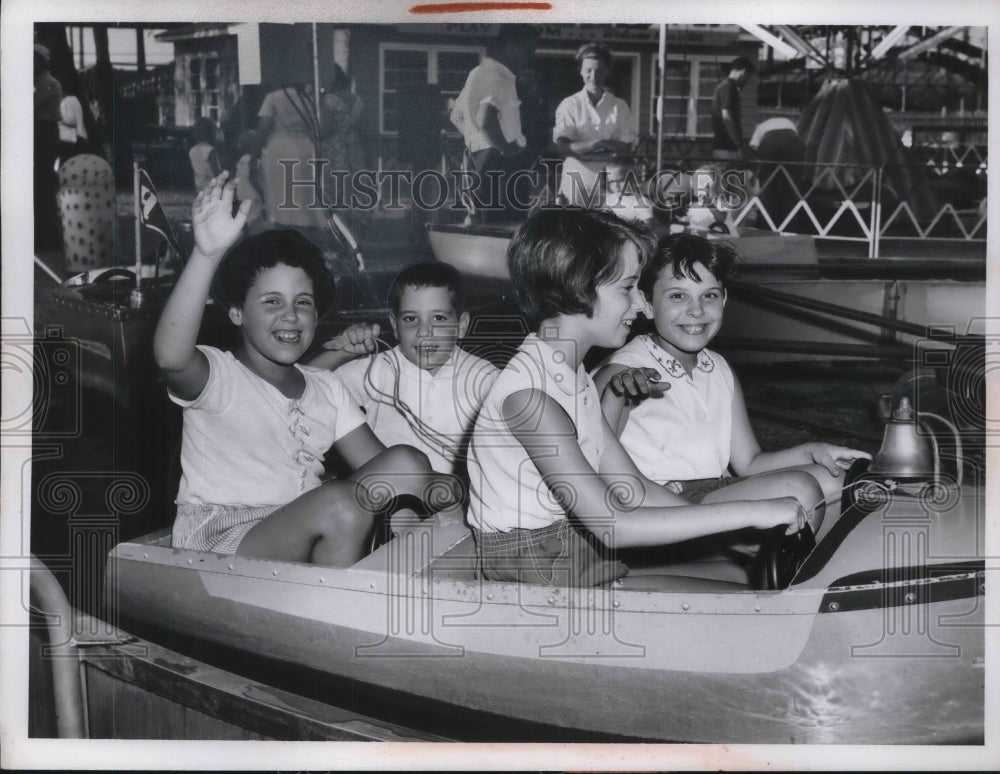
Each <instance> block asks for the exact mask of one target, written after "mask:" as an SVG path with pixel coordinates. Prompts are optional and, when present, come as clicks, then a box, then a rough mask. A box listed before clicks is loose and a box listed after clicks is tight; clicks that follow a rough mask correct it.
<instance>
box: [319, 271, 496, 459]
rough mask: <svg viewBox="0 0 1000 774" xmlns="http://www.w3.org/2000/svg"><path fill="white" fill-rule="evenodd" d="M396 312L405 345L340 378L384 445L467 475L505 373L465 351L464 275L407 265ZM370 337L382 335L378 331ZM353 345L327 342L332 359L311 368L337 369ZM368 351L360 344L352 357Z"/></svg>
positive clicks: (393, 296) (353, 366) (395, 288)
mask: <svg viewBox="0 0 1000 774" xmlns="http://www.w3.org/2000/svg"><path fill="white" fill-rule="evenodd" d="M389 305H390V307H391V309H392V313H391V315H390V318H389V319H390V323H391V324H392V330H393V333H394V335H395V337H396V340H397V341H398V342H399V343H398V344H397V345H396V346H395V347H393V348H392V349H390V350H388V351H385V352H379V353H375V354H370V355H367V356H366V357H362V358H360V359H357V360H354V361H352V362H349V363H347V364H346V365H342V366H340V367H339V368H337V375H338V376H339V377H340V378H341V381H343V383H344V385H345V386H346V387H347V391H348V393H349V394H350V395H351V397H352V398H354V401H355V402H356V403H357V404H358V405H359V406H361V408H362V410H363V411H364V412H365V417H366V421H367V422H368V425H369V426H370V427H371V428H372V430H373V431H374V432H375V435H376V436H378V437H379V438H380V439H382V441H383V442H388V443H396V441H395V440H392V441H390V440H389V439H399V442H405V443H407V444H410V445H413V446H415V447H416V448H418V449H420V450H422V451H423V452H424V453H425V454H426V455H427V458H428V460H430V463H431V467H432V468H433V469H434V470H436V471H439V472H442V473H459V474H461V473H462V472H463V471H464V468H465V456H466V450H467V447H468V444H469V438H470V436H471V433H472V428H473V425H474V424H475V422H476V417H477V415H478V414H479V408H480V406H482V403H483V398H484V397H485V396H486V393H487V392H488V391H489V389H490V387H491V386H492V385H493V381H494V379H495V378H496V375H497V373H498V369H497V368H496V367H495V366H494V365H493V364H491V363H490V362H489V361H487V360H484V359H482V358H480V357H477V356H475V355H473V354H471V353H469V352H467V351H465V350H464V349H462V347H460V346H458V341H459V339H461V338H463V337H464V336H465V334H466V333H467V332H468V328H469V313H468V312H467V311H465V310H464V308H463V307H464V303H463V291H462V277H461V274H460V273H459V272H458V270H457V269H455V268H454V267H453V266H449V265H448V264H446V263H437V262H431V263H419V264H414V265H413V266H408V267H407V268H406V269H404V270H403V271H401V272H400V273H399V275H398V276H397V277H396V279H395V280H394V282H393V284H392V287H391V289H390V290H389ZM368 335H370V336H372V337H375V336H377V335H378V329H377V327H375V326H372V328H371V332H370V333H369V334H368ZM338 338H340V337H338ZM355 338H357V336H355ZM349 343H350V342H349V341H345V340H340V341H338V339H332V340H331V341H328V342H326V343H325V344H324V345H323V346H324V348H326V349H327V350H328V352H327V353H324V354H322V355H319V356H318V357H317V358H315V359H314V360H313V361H312V363H311V365H323V364H326V365H327V367H331V366H333V367H335V364H334V360H335V358H336V357H337V354H336V350H342V349H344V348H345V347H347V348H350V347H349V346H348V345H349ZM362 346H363V344H362V343H360V342H355V343H354V346H353V351H358V349H360V348H361V347H362ZM367 348H368V349H369V350H370V349H373V346H369V347H367ZM403 439H405V441H404V440H403Z"/></svg>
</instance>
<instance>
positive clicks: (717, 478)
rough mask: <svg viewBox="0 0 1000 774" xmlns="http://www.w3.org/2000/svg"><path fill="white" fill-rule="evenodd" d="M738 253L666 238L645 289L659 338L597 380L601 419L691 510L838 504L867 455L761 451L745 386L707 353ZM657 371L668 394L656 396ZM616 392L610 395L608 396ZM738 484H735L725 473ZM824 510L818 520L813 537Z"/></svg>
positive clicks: (826, 448) (631, 350) (701, 241)
mask: <svg viewBox="0 0 1000 774" xmlns="http://www.w3.org/2000/svg"><path fill="white" fill-rule="evenodd" d="M735 262H736V253H735V250H734V249H733V248H732V247H731V246H730V245H729V244H727V243H726V242H725V241H714V240H713V241H710V240H708V239H705V238H704V237H701V236H698V235H695V234H680V235H676V236H673V237H666V238H664V239H662V240H661V241H660V243H659V244H658V245H657V248H656V251H655V252H654V254H653V258H652V260H651V261H650V262H649V263H648V264H647V265H646V267H645V268H644V269H643V271H642V276H641V277H640V279H639V290H640V291H642V294H643V296H644V301H645V303H646V305H647V310H651V311H646V314H647V315H649V314H650V313H651V314H652V320H653V323H654V331H653V332H652V333H650V334H643V335H639V336H636V337H635V338H633V339H632V340H631V341H630V342H629V343H628V344H626V345H625V346H624V347H622V348H621V349H619V350H618V351H617V352H615V353H613V354H612V355H610V356H609V357H608V358H607V359H606V361H605V364H603V365H602V366H600V367H599V368H598V369H597V370H596V372H595V375H594V381H595V382H596V384H597V388H598V389H599V390H604V393H603V395H604V412H605V416H606V418H607V420H608V423H609V424H610V426H611V427H612V428H613V429H614V430H615V432H616V433H617V435H618V436H619V437H620V438H621V442H622V445H623V446H624V447H625V449H626V450H627V451H628V453H629V454H630V455H631V457H632V459H633V460H635V463H636V465H637V466H638V468H639V470H641V471H642V473H643V475H645V476H646V477H647V478H650V479H652V480H653V481H655V482H656V483H657V484H660V485H662V486H664V487H666V488H667V489H669V490H670V491H671V492H675V493H676V494H678V495H680V496H681V497H683V498H684V499H686V500H688V501H690V502H693V503H698V502H705V501H706V500H707V498H709V497H711V499H712V501H713V502H721V501H728V500H761V499H765V498H769V497H771V496H773V494H774V493H776V492H777V493H782V494H789V495H793V496H795V497H797V498H798V500H799V502H801V503H803V504H804V505H806V507H809V508H812V506H813V505H814V504H816V503H817V502H819V501H820V499H821V498H820V496H819V494H818V492H817V491H816V485H817V483H818V484H819V485H820V486H821V487H822V499H823V500H824V501H829V502H830V503H831V504H834V505H835V504H836V503H838V502H839V497H840V489H841V485H842V478H841V477H840V474H841V470H842V469H846V468H847V467H849V466H850V464H851V462H852V461H853V460H855V459H858V458H859V457H863V458H870V455H869V454H867V453H865V452H861V451H857V450H855V449H847V448H844V447H840V446H833V445H832V444H828V443H805V444H801V445H800V446H795V447H792V448H790V449H784V450H781V451H774V452H764V451H761V448H760V445H759V444H758V443H757V438H756V437H755V436H754V432H753V428H752V427H751V425H750V419H749V417H748V416H747V410H746V404H745V403H744V400H743V393H742V391H741V390H740V385H739V382H738V381H737V380H736V377H735V376H734V375H733V372H732V370H731V369H730V367H729V364H728V363H727V362H726V360H725V358H723V357H722V356H721V355H719V354H718V353H717V352H712V351H711V350H709V349H707V347H708V345H709V343H710V342H711V341H712V339H713V338H715V335H716V334H717V333H718V332H719V328H720V327H721V326H722V315H723V309H724V308H725V304H726V280H727V279H728V278H729V276H730V274H731V273H732V272H733V270H734V268H735ZM650 370H654V371H655V372H656V373H657V374H658V376H659V378H660V379H662V380H666V382H667V383H669V384H670V389H669V391H667V392H662V391H661V390H650V385H649V383H648V380H647V379H646V374H648V372H649V371H650ZM607 387H610V388H611V389H605V388H607ZM729 469H732V471H733V472H734V473H735V474H736V475H737V476H739V477H740V478H729V477H728V476H729V473H728V470H729ZM823 512H824V508H823V505H822V504H821V505H820V506H819V507H816V508H815V509H813V510H812V513H811V516H810V526H811V527H812V529H813V531H814V532H816V531H817V530H818V529H819V526H820V524H821V523H822V520H823Z"/></svg>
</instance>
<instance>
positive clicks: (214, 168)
mask: <svg viewBox="0 0 1000 774" xmlns="http://www.w3.org/2000/svg"><path fill="white" fill-rule="evenodd" d="M192 134H193V135H194V145H192V146H191V150H189V151H188V158H189V159H190V160H191V172H192V173H194V189H195V190H196V191H201V190H203V189H204V188H205V186H207V185H208V184H209V183H211V182H212V179H213V178H215V177H216V176H217V175H218V174H219V173H220V172H222V161H221V160H220V159H219V152H218V150H217V149H216V145H217V143H218V142H219V127H218V126H216V125H215V121H213V120H212V119H211V118H206V117H204V116H202V117H201V118H199V119H198V120H197V121H195V122H194V128H193V129H192Z"/></svg>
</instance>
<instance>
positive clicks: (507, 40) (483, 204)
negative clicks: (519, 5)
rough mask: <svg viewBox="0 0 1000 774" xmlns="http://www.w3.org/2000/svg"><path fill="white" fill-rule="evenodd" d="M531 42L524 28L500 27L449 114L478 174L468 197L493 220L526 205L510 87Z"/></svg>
mask: <svg viewBox="0 0 1000 774" xmlns="http://www.w3.org/2000/svg"><path fill="white" fill-rule="evenodd" d="M536 40H537V33H536V32H535V30H534V28H532V27H531V26H530V25H526V24H510V25H504V26H502V27H501V29H500V34H499V35H498V36H497V37H496V38H495V39H494V40H492V41H490V42H489V43H488V44H487V47H486V51H487V55H486V56H485V57H483V60H482V62H480V63H479V65H477V66H476V67H475V68H473V69H472V71H471V72H470V73H469V76H468V78H466V81H465V86H464V87H463V88H462V91H461V93H460V94H459V95H458V97H457V98H456V99H455V104H454V107H453V108H452V111H451V116H450V118H451V122H452V123H453V124H454V125H455V126H456V127H458V129H459V131H460V132H461V133H462V136H463V137H464V138H465V145H466V147H467V148H468V150H469V154H470V156H471V158H472V164H473V167H474V169H475V171H476V172H477V173H478V174H479V181H478V186H477V188H476V189H475V190H474V192H473V193H474V195H475V198H476V200H477V201H476V208H477V210H479V209H484V210H485V212H484V215H486V214H487V213H489V214H491V215H493V214H495V215H496V216H497V219H506V218H507V217H510V216H512V215H516V213H517V211H518V210H519V209H521V208H526V207H527V206H528V204H529V202H528V196H529V193H530V185H529V182H530V181H529V180H528V179H527V175H516V173H517V172H519V171H524V170H527V169H528V168H529V167H530V159H529V157H528V154H527V153H526V150H525V149H526V146H527V141H526V139H525V136H524V132H523V129H522V126H521V108H520V105H521V101H520V99H519V98H518V94H517V85H516V81H517V73H518V72H519V71H521V70H522V69H523V68H524V67H525V66H526V64H527V63H528V60H529V57H530V56H531V54H532V53H533V52H534V48H535V42H536ZM519 205H520V207H519Z"/></svg>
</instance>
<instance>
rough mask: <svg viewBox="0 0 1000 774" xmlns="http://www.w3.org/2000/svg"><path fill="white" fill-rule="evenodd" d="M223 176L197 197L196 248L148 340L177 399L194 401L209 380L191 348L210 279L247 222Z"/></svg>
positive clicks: (205, 363)
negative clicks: (235, 209) (234, 206)
mask: <svg viewBox="0 0 1000 774" xmlns="http://www.w3.org/2000/svg"><path fill="white" fill-rule="evenodd" d="M228 175H229V173H228V172H223V173H222V174H221V175H219V176H218V177H216V178H214V179H213V180H212V182H210V183H209V184H208V185H207V186H205V188H204V189H203V190H202V191H201V192H199V194H198V196H197V197H196V198H195V200H194V205H193V207H192V210H191V223H192V226H193V229H194V239H195V246H194V250H192V251H191V257H190V258H189V259H188V262H187V265H186V266H185V267H184V271H183V272H181V276H180V277H179V278H178V280H177V284H176V285H175V286H174V290H173V292H172V293H171V294H170V298H169V299H167V304H166V306H165V307H164V308H163V313H162V314H161V315H160V321H159V322H158V323H157V325H156V332H155V333H154V335H153V356H154V357H155V358H156V364H157V365H158V366H159V368H160V372H161V373H162V374H163V378H164V381H165V382H166V383H167V387H168V388H169V389H170V391H171V392H173V393H174V394H175V395H177V396H178V397H180V398H183V399H185V400H193V399H194V398H196V397H198V395H200V394H201V391H202V389H204V387H205V383H206V381H207V380H208V361H207V359H206V358H205V356H204V355H203V354H202V353H201V352H199V351H198V350H197V349H196V348H195V342H196V341H197V339H198V329H199V328H200V327H201V318H202V315H203V313H204V311H205V302H206V301H207V300H208V292H209V288H210V287H211V284H212V277H213V275H214V274H215V270H216V268H217V267H218V265H219V262H220V261H221V260H222V256H224V255H225V254H226V251H227V250H228V249H229V248H230V247H231V246H232V245H233V244H234V243H235V242H236V240H237V239H238V238H239V236H240V232H241V231H242V229H243V225H244V223H246V218H247V211H248V210H249V209H250V204H251V202H250V201H249V200H247V201H244V202H242V203H241V204H240V208H239V211H238V212H237V213H236V215H235V216H234V215H233V214H232V211H233V192H234V190H235V188H236V183H237V178H234V179H233V180H230V181H229V182H228V183H227V182H226V178H227V177H228Z"/></svg>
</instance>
